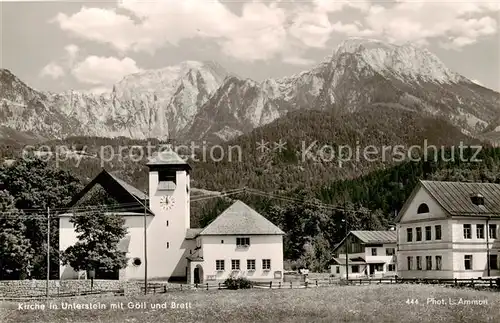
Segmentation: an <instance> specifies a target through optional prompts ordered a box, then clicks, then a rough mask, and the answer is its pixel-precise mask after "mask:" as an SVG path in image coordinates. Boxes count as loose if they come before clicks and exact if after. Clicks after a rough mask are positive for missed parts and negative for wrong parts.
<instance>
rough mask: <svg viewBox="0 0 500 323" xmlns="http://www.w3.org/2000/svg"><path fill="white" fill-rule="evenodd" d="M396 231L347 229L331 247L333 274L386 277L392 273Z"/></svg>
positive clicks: (357, 276)
mask: <svg viewBox="0 0 500 323" xmlns="http://www.w3.org/2000/svg"><path fill="white" fill-rule="evenodd" d="M396 238H397V237H396V231H351V232H349V233H348V235H347V236H346V237H345V238H344V239H343V240H342V241H341V242H340V243H339V244H338V245H337V247H336V248H335V249H334V251H333V253H334V258H333V261H332V264H331V266H330V272H331V274H332V275H333V276H334V277H339V278H345V277H346V248H347V256H348V259H349V260H348V263H347V270H348V276H349V278H360V277H388V276H394V275H395V274H396V270H397V266H396Z"/></svg>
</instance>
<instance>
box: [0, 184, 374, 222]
mask: <svg viewBox="0 0 500 323" xmlns="http://www.w3.org/2000/svg"><path fill="white" fill-rule="evenodd" d="M242 193H248V194H252V195H257V196H261V197H266V198H270V199H274V200H280V201H284V202H289V203H304V202H306V201H305V200H303V199H300V198H294V197H290V196H283V195H277V194H273V193H269V192H264V191H260V190H257V189H252V188H247V187H243V188H238V189H232V190H228V191H222V192H217V193H213V194H209V195H205V196H203V195H202V196H197V197H193V198H191V200H190V201H191V202H199V201H205V200H209V199H214V198H222V197H228V196H231V195H235V194H242ZM145 201H146V202H145V204H144V205H141V203H142V202H139V201H137V202H132V203H118V204H112V205H106V204H95V205H82V206H78V207H69V208H68V207H59V208H52V209H51V210H52V211H53V212H56V214H57V213H60V212H64V213H60V214H59V215H62V214H72V216H82V215H86V214H89V213H95V212H102V213H117V212H133V211H142V210H143V209H144V207H147V205H146V203H147V199H145ZM308 203H309V204H311V205H312V206H316V207H319V208H323V209H328V210H335V211H348V212H353V213H364V214H366V213H371V211H369V210H368V211H360V210H355V209H350V208H345V207H339V206H335V205H332V204H326V203H322V202H316V201H314V202H308ZM45 213H46V209H42V208H39V209H36V208H33V209H15V210H12V211H10V212H0V218H24V219H30V218H31V219H44V218H46V216H45V215H44V214H45ZM56 216H57V215H56Z"/></svg>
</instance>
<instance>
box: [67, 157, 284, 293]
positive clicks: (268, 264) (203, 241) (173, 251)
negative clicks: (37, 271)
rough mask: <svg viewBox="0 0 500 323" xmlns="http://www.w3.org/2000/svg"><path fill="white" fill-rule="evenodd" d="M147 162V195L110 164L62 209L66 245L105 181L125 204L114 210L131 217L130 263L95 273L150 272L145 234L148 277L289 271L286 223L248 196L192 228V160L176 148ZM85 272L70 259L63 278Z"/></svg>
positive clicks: (267, 275) (191, 278)
mask: <svg viewBox="0 0 500 323" xmlns="http://www.w3.org/2000/svg"><path fill="white" fill-rule="evenodd" d="M147 166H148V167H149V194H147V195H146V194H145V193H143V192H141V191H140V190H138V189H137V188H135V187H133V186H132V185H130V184H128V183H126V182H125V181H123V180H122V179H120V178H119V177H118V176H116V175H115V174H112V173H109V172H107V171H105V170H103V171H102V172H101V173H100V174H99V175H97V177H96V178H94V180H92V181H91V182H90V183H89V184H88V185H87V186H86V187H85V188H84V189H83V190H82V191H81V192H79V193H78V194H77V195H75V197H74V198H73V200H72V201H71V203H70V204H69V205H68V206H67V211H66V212H65V213H64V214H62V215H60V221H59V223H60V224H59V241H60V243H59V247H60V250H61V251H62V250H65V249H66V248H68V247H69V246H71V245H74V244H75V243H76V242H77V234H76V232H75V228H74V227H73V224H72V223H71V218H72V217H73V216H75V215H77V213H78V210H79V206H80V205H81V204H82V203H83V201H85V200H89V199H90V200H92V194H93V193H92V192H94V191H95V190H96V187H100V189H103V190H104V191H105V192H106V193H108V194H109V195H110V196H111V197H112V198H113V199H114V200H115V201H116V202H118V204H119V205H120V207H119V208H115V209H111V210H110V211H109V213H111V212H112V213H114V214H119V215H121V216H123V217H124V218H125V226H126V227H127V230H128V233H127V236H126V237H125V238H124V239H123V240H122V241H120V245H119V248H120V250H122V251H125V252H126V255H127V257H128V258H129V264H128V266H127V267H126V268H124V269H122V270H120V271H118V272H116V273H113V274H109V273H104V272H102V273H100V272H99V270H98V269H97V270H96V278H113V279H123V280H131V279H137V280H142V279H144V277H145V261H144V242H145V240H144V237H145V236H146V237H147V241H146V242H147V244H146V245H147V277H148V279H149V280H165V281H166V280H169V281H172V280H177V281H187V282H190V283H203V282H205V281H209V280H223V279H226V278H228V277H230V276H234V277H247V278H249V279H252V280H263V279H264V280H266V281H270V280H281V279H282V273H283V234H284V233H283V231H281V230H280V229H279V228H278V227H276V226H275V225H274V224H273V223H271V222H270V221H269V220H267V219H266V218H265V217H263V216H262V215H260V214H259V213H258V212H256V211H255V210H253V209H252V208H250V207H249V206H248V205H246V204H245V203H243V202H241V201H236V202H235V203H234V204H232V205H231V206H230V207H229V208H228V209H227V210H225V211H224V212H222V214H220V215H219V216H218V217H217V218H215V219H214V220H213V221H212V222H211V223H210V224H209V225H208V226H207V227H206V228H191V225H190V178H189V176H190V171H191V167H190V166H189V165H188V164H187V163H186V162H185V161H184V160H183V159H182V158H181V157H180V156H179V155H177V154H176V153H175V152H173V151H171V150H168V151H163V152H161V153H159V154H156V155H154V156H153V158H151V159H150V161H149V162H148V163H147ZM144 228H146V234H145V232H144ZM81 274H82V273H77V272H75V271H74V270H72V268H70V267H69V266H61V269H60V275H61V279H75V278H78V277H79V276H80V275H81Z"/></svg>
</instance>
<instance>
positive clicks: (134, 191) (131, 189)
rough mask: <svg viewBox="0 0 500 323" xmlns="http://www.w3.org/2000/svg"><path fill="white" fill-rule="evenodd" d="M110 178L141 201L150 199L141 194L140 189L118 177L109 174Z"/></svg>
mask: <svg viewBox="0 0 500 323" xmlns="http://www.w3.org/2000/svg"><path fill="white" fill-rule="evenodd" d="M109 176H111V177H112V178H113V179H114V180H115V181H116V182H117V183H118V184H120V185H121V187H123V188H124V189H125V190H126V191H127V192H129V193H130V194H131V195H133V196H135V197H137V198H138V199H139V200H144V198H146V199H148V196H146V194H144V193H143V192H141V191H140V190H139V189H138V188H135V187H133V186H132V185H130V184H129V183H127V182H125V181H124V180H122V179H120V178H118V177H117V176H116V175H114V174H112V173H109Z"/></svg>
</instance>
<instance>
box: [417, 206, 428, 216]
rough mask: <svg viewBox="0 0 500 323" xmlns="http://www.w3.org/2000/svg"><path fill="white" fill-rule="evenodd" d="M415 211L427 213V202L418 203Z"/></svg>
mask: <svg viewBox="0 0 500 323" xmlns="http://www.w3.org/2000/svg"><path fill="white" fill-rule="evenodd" d="M417 213H418V214H420V213H429V207H428V206H427V204H425V203H422V204H420V205H419V206H418V210H417Z"/></svg>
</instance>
